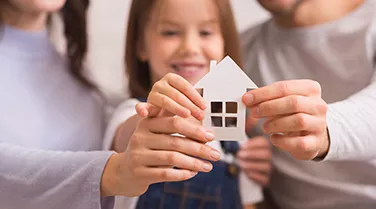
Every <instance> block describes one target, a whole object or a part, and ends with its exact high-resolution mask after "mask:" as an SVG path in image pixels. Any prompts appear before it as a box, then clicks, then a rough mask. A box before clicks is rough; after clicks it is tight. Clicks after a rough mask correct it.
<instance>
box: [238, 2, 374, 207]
mask: <svg viewBox="0 0 376 209" xmlns="http://www.w3.org/2000/svg"><path fill="white" fill-rule="evenodd" d="M375 4H376V2H375V1H374V0H368V1H365V3H364V4H363V5H362V6H360V8H357V9H356V10H355V11H354V12H352V13H351V14H349V15H347V16H346V17H344V18H342V19H340V20H336V21H333V22H329V23H326V24H322V25H318V26H314V27H307V28H298V29H284V28H281V27H279V26H278V25H276V24H275V23H274V22H273V21H272V20H270V21H267V22H265V23H263V24H261V25H259V26H257V27H255V28H252V29H250V30H248V31H246V32H245V33H244V34H242V41H243V49H244V60H245V61H246V63H245V71H247V73H248V75H249V76H250V77H251V78H252V80H253V81H255V82H256V84H258V85H259V86H263V85H266V84H270V83H272V82H275V81H278V80H285V79H302V78H304V79H313V80H316V81H318V82H319V83H320V84H321V86H322V91H323V99H324V100H325V101H326V102H328V103H329V111H328V114H327V122H328V128H329V134H330V138H331V141H330V150H329V153H328V155H327V157H326V159H324V161H323V162H312V161H310V162H307V161H298V160H295V159H293V158H292V157H291V156H290V155H288V154H286V153H284V152H282V151H280V150H278V149H275V150H274V151H275V152H274V164H275V168H276V169H275V172H274V174H273V175H272V180H271V191H272V194H273V197H274V198H275V200H276V202H277V203H278V204H279V205H280V206H281V207H282V208H283V209H302V208H304V209H324V208H331V209H354V208H361V209H373V208H375V207H376V138H375V136H376V83H375V82H376V73H375V72H376V71H375V55H376V53H375V51H376V50H375V49H376V12H375V11H376V5H375Z"/></svg>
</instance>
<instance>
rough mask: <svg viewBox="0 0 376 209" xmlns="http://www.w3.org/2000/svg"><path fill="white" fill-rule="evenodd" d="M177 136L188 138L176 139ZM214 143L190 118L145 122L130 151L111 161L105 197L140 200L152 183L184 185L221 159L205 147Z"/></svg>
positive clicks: (159, 119)
mask: <svg viewBox="0 0 376 209" xmlns="http://www.w3.org/2000/svg"><path fill="white" fill-rule="evenodd" d="M174 133H179V134H181V135H184V136H185V137H180V136H172V135H171V134H174ZM117 137H121V136H117ZM213 139H214V136H213V135H212V134H211V133H210V132H207V131H206V130H205V129H204V128H203V127H202V126H201V125H200V124H196V123H194V122H192V120H190V119H189V118H181V117H178V116H167V117H155V118H144V119H141V120H140V122H139V123H138V126H137V127H136V129H135V131H134V133H133V135H132V136H131V138H130V141H129V144H128V146H127V149H126V151H125V152H124V153H121V154H116V155H114V156H113V157H111V159H110V160H109V163H108V165H107V167H108V169H105V172H104V175H103V177H102V182H103V183H102V193H103V194H105V195H123V196H137V195H141V194H142V193H144V192H145V191H146V190H147V188H148V186H149V185H150V184H152V183H157V182H168V181H183V180H187V179H190V178H192V177H193V176H195V175H196V174H197V172H209V171H210V170H211V169H212V165H211V163H210V162H208V161H206V160H210V161H217V160H219V159H220V154H219V152H218V151H217V150H215V149H213V148H211V147H210V146H208V145H205V143H207V142H209V141H212V140H213ZM198 158H200V159H198ZM107 167H106V168H107ZM177 168H179V169H177ZM106 171H107V172H106Z"/></svg>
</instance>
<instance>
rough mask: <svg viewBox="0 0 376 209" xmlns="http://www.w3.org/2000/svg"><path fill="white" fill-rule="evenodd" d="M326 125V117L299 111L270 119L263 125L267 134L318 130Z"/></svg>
mask: <svg viewBox="0 0 376 209" xmlns="http://www.w3.org/2000/svg"><path fill="white" fill-rule="evenodd" d="M325 127H326V122H325V118H324V119H322V118H317V117H314V116H311V115H308V114H303V113H297V114H293V115H287V116H283V117H279V118H274V119H269V120H267V121H266V122H265V123H264V125H263V127H262V128H263V131H264V132H265V133H267V134H272V133H279V132H281V133H285V132H298V131H308V132H316V131H319V130H322V129H323V128H325Z"/></svg>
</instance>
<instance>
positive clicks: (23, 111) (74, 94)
mask: <svg viewBox="0 0 376 209" xmlns="http://www.w3.org/2000/svg"><path fill="white" fill-rule="evenodd" d="M0 31H1V32H0V89H1V90H0V115H1V117H0V208H4V209H20V208H28V209H43V208H46V209H47V208H48V209H51V208H54V209H60V208H61V209H66V208H69V209H86V208H88V209H89V208H90V209H91V208H101V203H102V205H103V208H110V207H111V204H112V203H111V202H112V200H111V199H112V198H108V199H102V201H101V198H100V180H101V175H102V171H103V169H104V166H105V164H106V162H107V160H108V158H109V157H110V156H111V154H112V152H104V151H103V152H102V151H95V150H100V149H101V147H102V137H103V132H104V126H105V124H104V107H103V104H102V103H101V102H99V101H100V100H97V99H96V98H95V97H94V94H93V93H92V92H91V90H89V89H87V88H85V87H84V86H82V85H81V84H80V83H79V82H77V81H76V80H75V79H74V78H73V77H72V76H71V75H70V74H69V72H68V67H67V61H66V60H65V58H64V57H62V56H60V55H59V54H58V53H57V52H56V51H55V49H54V47H53V46H52V45H51V43H50V42H49V39H48V35H47V32H46V31H42V32H24V31H21V30H17V29H14V28H10V27H8V26H2V27H1V30H0ZM90 150H92V152H85V151H90Z"/></svg>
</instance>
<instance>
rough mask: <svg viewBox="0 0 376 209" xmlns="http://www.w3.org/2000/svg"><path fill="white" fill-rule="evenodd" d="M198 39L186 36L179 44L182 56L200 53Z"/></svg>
mask: <svg viewBox="0 0 376 209" xmlns="http://www.w3.org/2000/svg"><path fill="white" fill-rule="evenodd" d="M200 45H201V44H200V39H199V37H197V36H195V35H187V36H186V37H184V40H183V42H182V44H181V47H180V51H181V53H182V54H184V55H196V54H199V53H200V50H201V46H200Z"/></svg>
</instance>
